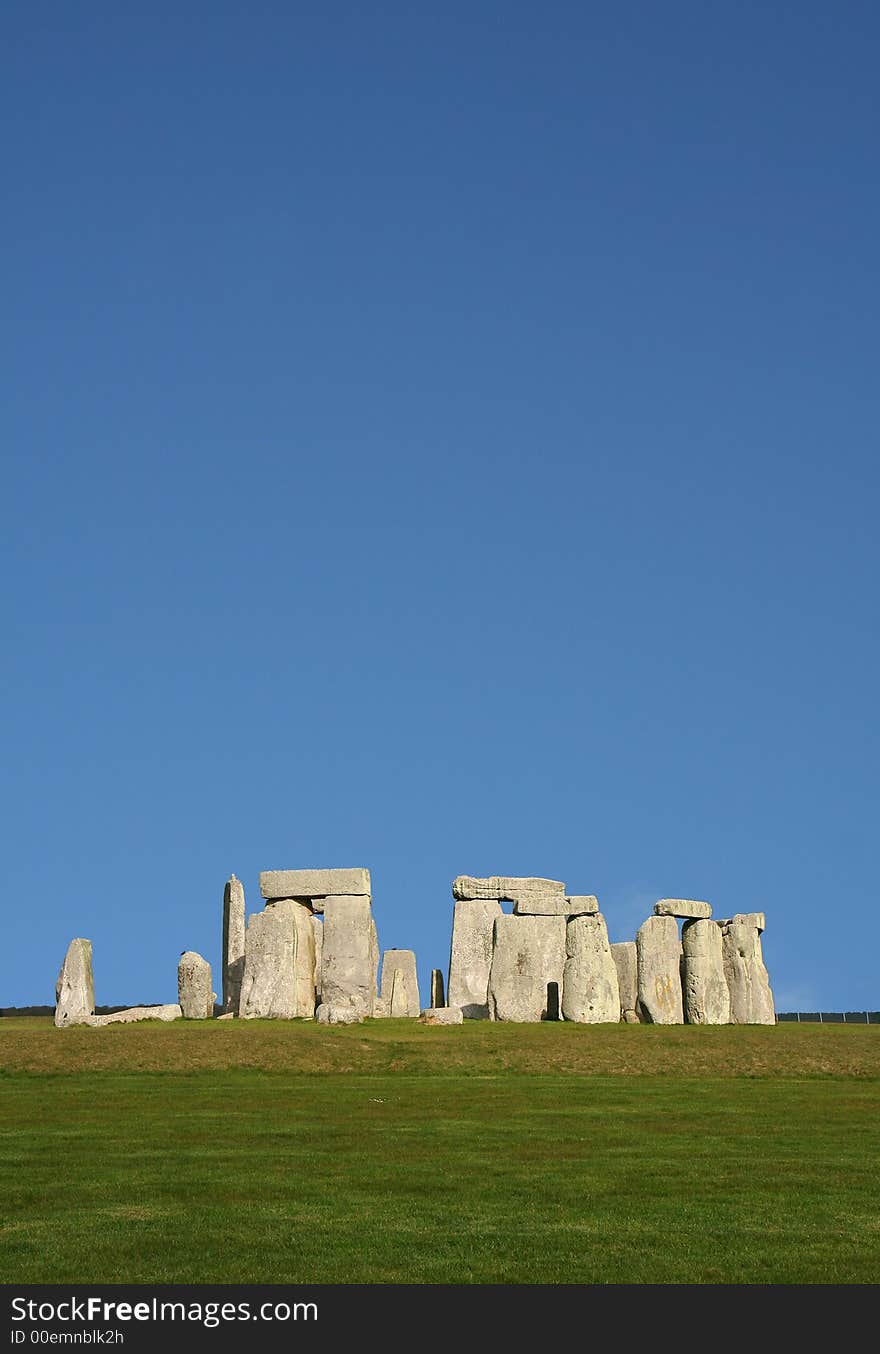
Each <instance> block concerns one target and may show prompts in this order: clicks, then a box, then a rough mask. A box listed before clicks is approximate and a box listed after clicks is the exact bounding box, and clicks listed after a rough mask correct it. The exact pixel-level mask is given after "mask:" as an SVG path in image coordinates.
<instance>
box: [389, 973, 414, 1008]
mask: <svg viewBox="0 0 880 1354" xmlns="http://www.w3.org/2000/svg"><path fill="white" fill-rule="evenodd" d="M409 1002H410V998H409V992H408V989H407V983H406V975H405V974H404V971H403V969H402V968H396V969H395V970H394V979H393V981H392V983H391V1001H390V1002H389V1003H388V1014H389V1015H390V1016H391V1018H392V1020H400V1019H401V1017H403V1016H409V1015H410V1009H409Z"/></svg>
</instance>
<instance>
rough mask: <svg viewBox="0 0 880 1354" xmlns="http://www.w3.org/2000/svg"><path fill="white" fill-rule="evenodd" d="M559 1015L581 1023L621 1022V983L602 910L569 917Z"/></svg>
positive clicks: (566, 929)
mask: <svg viewBox="0 0 880 1354" xmlns="http://www.w3.org/2000/svg"><path fill="white" fill-rule="evenodd" d="M565 954H566V959H565V971H564V975H563V981H562V1014H563V1016H564V1018H565V1019H566V1020H574V1021H576V1022H577V1023H578V1024H580V1025H596V1024H603V1023H604V1024H615V1025H616V1024H618V1023H619V1022H620V984H619V982H618V978H617V966H616V965H615V963H614V956H613V955H612V953H611V946H610V944H609V943H608V928H607V926H606V925H605V918H604V917H603V916H602V914H601V912H599V913H595V914H585V915H581V916H575V917H572V918H571V920H570V921H569V922H568V924H567V926H566V928H565Z"/></svg>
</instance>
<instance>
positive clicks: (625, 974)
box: [611, 940, 639, 1025]
mask: <svg viewBox="0 0 880 1354" xmlns="http://www.w3.org/2000/svg"><path fill="white" fill-rule="evenodd" d="M611 956H612V958H613V960H614V966H615V968H616V969H617V983H618V986H619V988H620V1019H621V1020H622V1021H624V1022H625V1023H626V1024H627V1025H638V1023H639V965H638V957H637V954H636V942H635V941H634V940H621V941H618V942H617V944H616V945H612V946H611Z"/></svg>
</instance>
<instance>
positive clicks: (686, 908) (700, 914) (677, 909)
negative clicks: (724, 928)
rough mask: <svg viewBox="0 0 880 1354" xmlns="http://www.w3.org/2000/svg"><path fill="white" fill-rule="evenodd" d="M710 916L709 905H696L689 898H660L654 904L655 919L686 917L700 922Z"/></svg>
mask: <svg viewBox="0 0 880 1354" xmlns="http://www.w3.org/2000/svg"><path fill="white" fill-rule="evenodd" d="M711 915H712V904H711V903H696V902H694V901H693V900H692V899H691V898H661V899H660V901H659V903H655V904H654V916H655V917H686V918H688V919H691V918H696V919H698V920H702V919H704V918H707V917H711Z"/></svg>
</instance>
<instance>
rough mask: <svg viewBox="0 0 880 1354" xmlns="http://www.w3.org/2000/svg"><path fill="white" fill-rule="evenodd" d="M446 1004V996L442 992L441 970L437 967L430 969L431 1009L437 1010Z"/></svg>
mask: <svg viewBox="0 0 880 1354" xmlns="http://www.w3.org/2000/svg"><path fill="white" fill-rule="evenodd" d="M445 1005H446V997H445V995H444V992H443V970H442V969H439V968H432V969H431V1010H433V1011H439V1010H440V1009H442V1007H444V1006H445Z"/></svg>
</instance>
